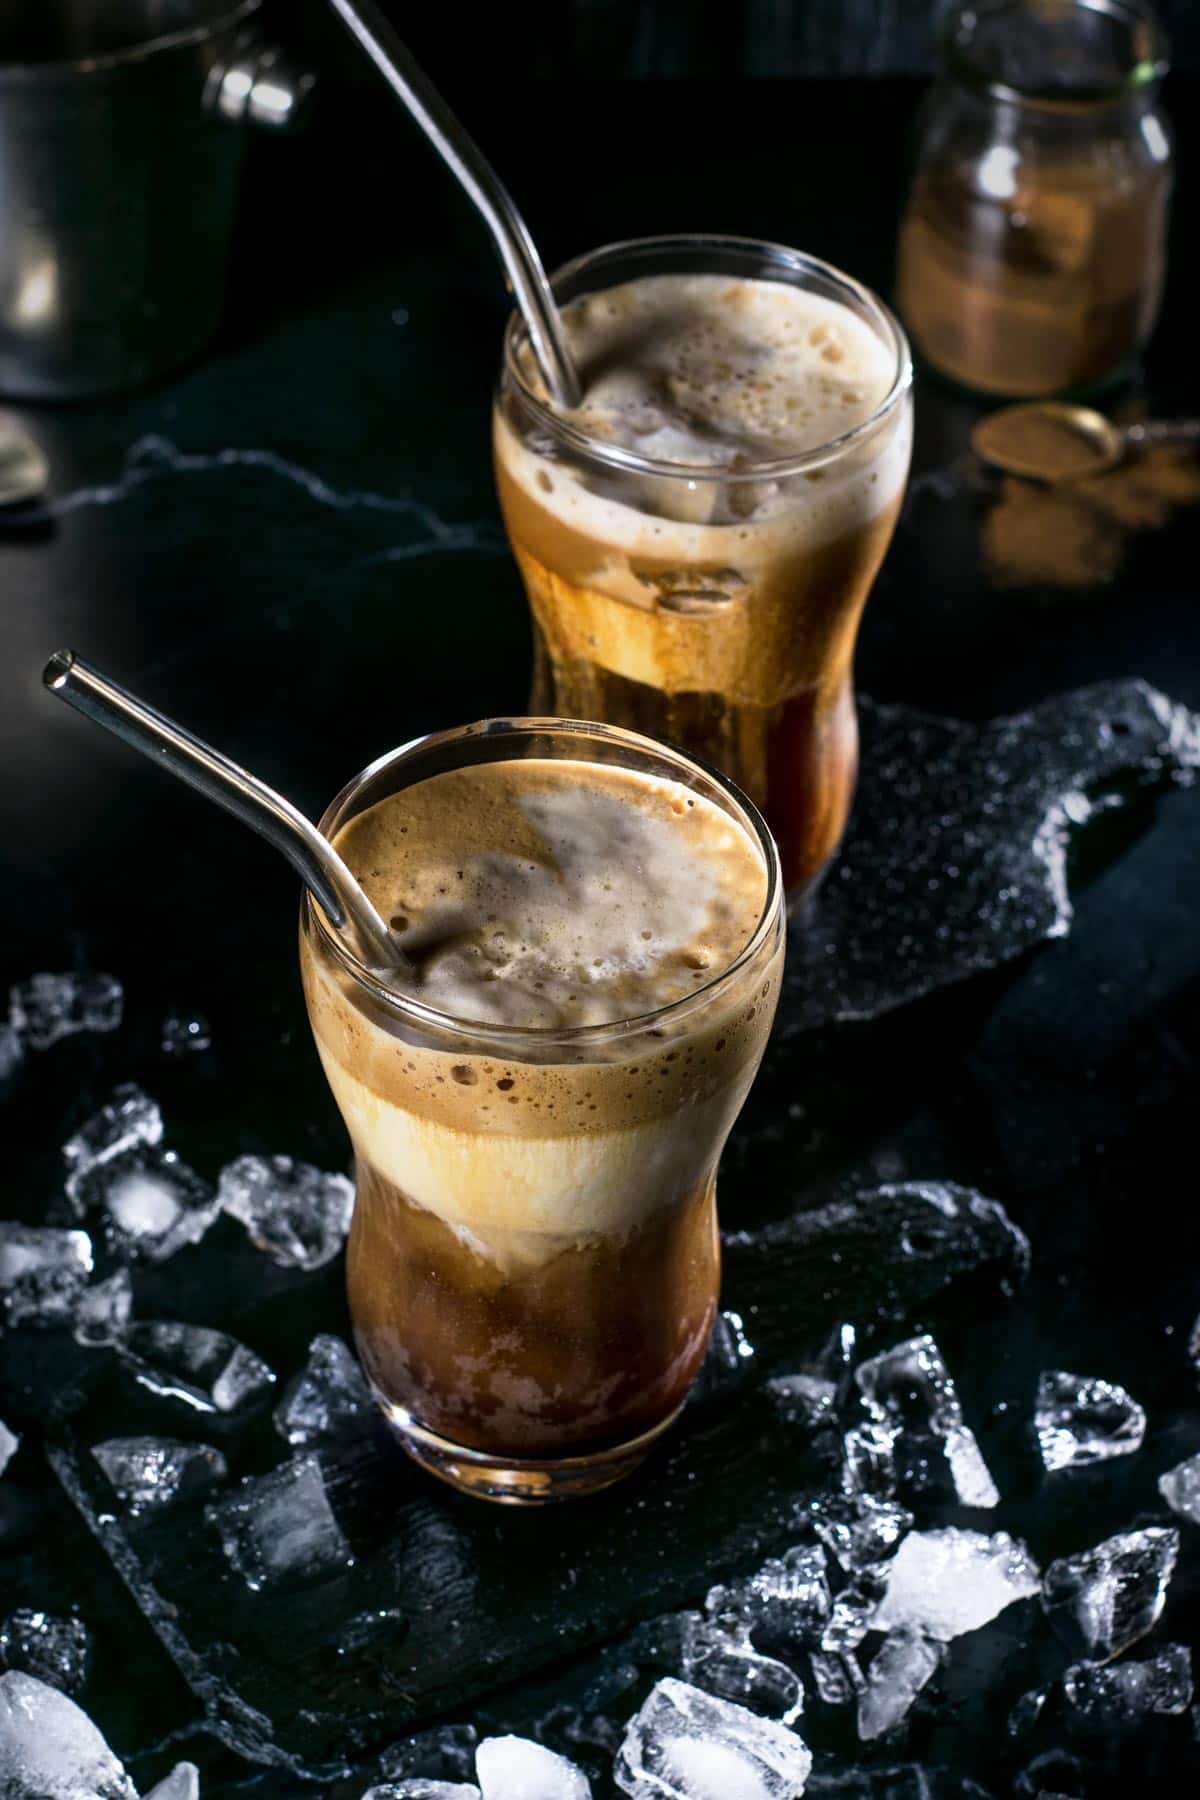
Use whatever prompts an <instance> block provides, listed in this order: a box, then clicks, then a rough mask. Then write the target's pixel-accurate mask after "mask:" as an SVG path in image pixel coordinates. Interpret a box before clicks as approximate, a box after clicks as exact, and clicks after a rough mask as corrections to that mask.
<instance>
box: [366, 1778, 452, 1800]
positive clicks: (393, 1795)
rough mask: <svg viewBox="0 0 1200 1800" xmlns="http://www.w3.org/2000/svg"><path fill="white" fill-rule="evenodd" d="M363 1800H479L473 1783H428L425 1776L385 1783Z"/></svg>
mask: <svg viewBox="0 0 1200 1800" xmlns="http://www.w3.org/2000/svg"><path fill="white" fill-rule="evenodd" d="M362 1800H479V1789H478V1788H477V1787H476V1786H475V1783H474V1782H473V1781H427V1780H426V1779H425V1777H424V1776H423V1775H417V1776H414V1777H413V1778H412V1779H410V1780H407V1781H383V1782H380V1783H379V1784H378V1785H377V1786H376V1787H371V1788H368V1789H367V1791H366V1793H365V1794H364V1795H363V1797H362Z"/></svg>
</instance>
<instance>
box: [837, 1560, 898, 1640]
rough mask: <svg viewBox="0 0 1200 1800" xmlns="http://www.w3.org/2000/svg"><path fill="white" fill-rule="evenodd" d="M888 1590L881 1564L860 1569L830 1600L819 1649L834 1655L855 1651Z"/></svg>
mask: <svg viewBox="0 0 1200 1800" xmlns="http://www.w3.org/2000/svg"><path fill="white" fill-rule="evenodd" d="M886 1592H887V1576H886V1574H885V1573H884V1570H883V1568H882V1567H876V1568H871V1567H867V1568H864V1569H859V1570H858V1571H857V1573H856V1574H855V1575H853V1576H852V1577H851V1579H850V1580H849V1581H848V1582H847V1583H846V1585H845V1587H844V1588H842V1590H841V1592H840V1593H839V1594H838V1596H837V1598H836V1600H835V1601H834V1603H833V1610H832V1611H831V1613H830V1615H829V1622H828V1624H827V1625H826V1627H825V1629H824V1631H823V1632H822V1633H821V1649H822V1650H824V1651H826V1652H827V1653H829V1654H830V1655H834V1656H844V1655H845V1654H846V1653H847V1652H849V1651H851V1650H857V1649H858V1646H859V1645H860V1644H861V1643H862V1641H863V1639H864V1638H865V1637H866V1635H867V1633H868V1632H869V1631H873V1630H874V1629H875V1615H876V1613H877V1612H878V1611H879V1604H880V1602H881V1600H882V1599H883V1597H884V1595H885V1594H886Z"/></svg>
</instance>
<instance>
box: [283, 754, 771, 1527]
mask: <svg viewBox="0 0 1200 1800" xmlns="http://www.w3.org/2000/svg"><path fill="white" fill-rule="evenodd" d="M324 828H325V829H326V830H327V831H329V832H330V833H331V835H333V836H334V839H335V842H336V844H337V846H338V849H339V850H340V851H341V853H342V855H343V856H344V857H345V859H346V860H347V862H348V863H349V864H350V866H351V867H352V868H353V869H354V871H355V873H356V874H357V875H358V877H359V879H360V880H361V882H362V884H363V886H364V887H365V888H366V890H367V892H368V893H369V894H370V896H371V898H372V900H373V901H374V902H375V904H376V906H377V907H378V908H379V910H380V912H381V913H382V915H383V916H384V917H385V918H386V919H388V920H389V921H390V923H391V927H392V930H393V931H394V932H395V933H396V935H397V937H398V940H399V942H400V944H401V945H402V946H403V947H404V949H405V950H406V952H407V954H408V958H409V967H408V969H407V970H406V971H405V973H404V975H403V977H396V976H395V975H394V974H393V975H391V976H388V977H383V976H380V975H378V974H376V973H373V972H372V971H371V970H369V969H368V968H366V967H365V966H364V965H362V964H360V963H358V962H356V960H355V959H354V958H353V957H352V956H351V955H350V953H349V952H348V951H347V949H346V947H345V945H344V943H343V942H342V940H340V939H339V938H338V937H337V936H336V934H334V933H332V932H331V931H330V930H329V929H328V927H327V926H326V925H325V923H324V921H323V920H322V918H321V917H320V915H319V914H318V913H317V911H316V909H315V908H314V907H313V905H312V904H311V903H309V904H308V905H307V907H306V914H305V920H304V929H303V935H302V966H303V974H304V985H305V994H306V998H307V1001H308V1007H309V1014H310V1018H311V1020H312V1026H313V1031H314V1035H315V1037H316V1042H317V1048H318V1050H319V1052H320V1056H321V1060H322V1063H323V1065H324V1068H325V1072H326V1075H327V1076H328V1079H329V1083H330V1086H331V1088H332V1090H333V1093H334V1097H335V1099H336V1100H337V1103H338V1106H339V1108H340V1110H341V1112H342V1116H343V1118H344V1119H345V1122H346V1125H347V1128H348V1130H349V1133H350V1137H351V1139H352V1141H353V1144H354V1150H355V1158H356V1166H357V1201H356V1207H355V1213H354V1222H353V1226H352V1229H351V1234H350V1242H349V1246H348V1251H347V1280H348V1288H349V1297H350V1308H351V1313H352V1316H353V1322H354V1330H355V1336H356V1340H357V1344H358V1349H359V1353H360V1356H361V1358H362V1361H363V1364H364V1367H365V1368H366V1370H367V1373H368V1376H369V1378H370V1380H371V1383H372V1386H373V1388H374V1390H375V1393H376V1396H377V1397H378V1399H379V1401H380V1403H381V1404H382V1406H383V1407H384V1409H385V1412H386V1413H387V1415H388V1417H389V1418H390V1419H391V1420H392V1422H393V1423H394V1424H395V1426H396V1428H397V1430H398V1432H399V1434H400V1436H401V1438H402V1440H403V1441H404V1443H405V1446H406V1448H408V1449H409V1450H410V1451H411V1453H412V1454H413V1455H414V1456H415V1457H416V1458H417V1459H418V1460H419V1461H421V1462H423V1463H424V1464H425V1465H426V1466H427V1467H429V1468H430V1469H432V1470H433V1471H434V1472H435V1473H437V1474H440V1475H442V1476H444V1477H446V1478H447V1479H449V1480H451V1481H454V1482H456V1483H457V1484H458V1485H460V1486H462V1487H466V1488H469V1489H471V1490H472V1491H476V1492H481V1493H484V1494H488V1495H491V1496H492V1497H496V1498H504V1499H516V1500H545V1499H556V1498H559V1497H562V1496H563V1495H565V1494H569V1493H577V1492H587V1491H590V1490H591V1489H593V1488H596V1487H600V1486H604V1485H606V1484H607V1483H608V1482H610V1481H612V1480H615V1479H617V1478H618V1477H619V1476H620V1475H622V1474H623V1473H625V1471H626V1470H627V1469H628V1468H630V1467H632V1466H633V1465H634V1464H635V1463H636V1462H637V1461H638V1460H640V1458H641V1457H642V1456H643V1455H644V1454H645V1453H646V1450H647V1449H648V1448H649V1446H650V1445H651V1444H652V1443H653V1441H654V1439H655V1438H656V1437H657V1435H658V1434H659V1433H660V1432H661V1431H662V1430H663V1429H664V1428H665V1427H666V1425H668V1424H669V1423H670V1421H671V1419H672V1418H673V1417H674V1416H675V1414H676V1413H677V1412H678V1410H679V1408H680V1406H681V1405H682V1403H683V1401H684V1399H685V1397H686V1395H687V1392H688V1389H689V1387H690V1386H691V1384H692V1382H693V1380H694V1378H695V1376H696V1373H697V1371H698V1369H699V1366H700V1363H701V1361H702V1360H703V1357H704V1353H705V1349H706V1346H707V1343H708V1337H709V1333H710V1330H711V1327H712V1323H713V1318H714V1315H715V1310H716V1304H717V1290H718V1282H719V1253H718V1240H717V1227H716V1211H715V1178H716V1167H717V1160H718V1157H719V1155H720V1152H721V1148H722V1146H723V1144H724V1142H725V1138H726V1136H727V1134H728V1132H729V1129H730V1126H731V1125H732V1124H733V1121H734V1119H735V1117H736V1116H737V1113H738V1110H739V1108H740V1107H741V1104H742V1102H743V1100H744V1098H745V1096H746V1092H747V1090H748V1088H749V1086H750V1082H751V1080H752V1078H753V1075H754V1072H755V1069H756V1068H757V1066H758V1062H759V1059H760V1057H761V1055H762V1051H763V1047H764V1044H765V1042H766V1038H767V1034H768V1031H769V1029H770V1025H771V1020H772V1016H773V1013H774V1009H775V1001H776V995H777V991H778V986H779V978H780V973H781V965H782V958H783V926H782V911H781V888H780V882H779V879H778V862H777V858H776V855H775V851H774V847H773V845H772V844H771V840H770V837H769V835H768V834H767V832H766V829H765V827H764V826H763V825H762V823H761V821H760V820H759V819H758V818H757V817H756V815H755V814H754V813H753V811H752V810H751V809H750V808H748V807H747V806H745V805H744V804H743V803H742V802H741V800H740V799H739V798H738V797H737V796H736V795H735V794H734V793H733V791H732V790H730V789H728V788H727V787H726V786H725V784H724V783H722V782H721V781H719V780H718V779H716V778H715V777H712V776H710V775H709V774H708V773H707V772H705V771H704V770H702V769H700V768H698V767H697V766H696V765H695V764H693V763H691V762H690V761H689V760H688V759H687V758H686V757H684V756H682V755H678V754H676V753H674V752H672V751H669V750H667V749H665V748H663V747H661V746H658V745H652V744H650V743H648V742H647V741H645V740H643V739H640V738H637V737H634V736H633V735H632V734H628V733H621V732H611V731H606V730H604V729H603V728H596V729H594V730H589V729H588V728H586V727H574V728H573V727H566V726H561V725H556V724H554V723H549V724H547V723H545V722H532V721H527V722H520V723H518V724H515V725H513V724H509V725H504V726H501V727H499V728H495V727H493V728H485V727H472V728H470V729H469V730H467V731H465V732H458V733H451V734H446V735H444V736H442V737H439V738H435V739H426V740H423V741H422V742H421V743H420V744H418V745H416V746H414V747H413V748H411V749H409V750H406V751H402V752H398V753H397V754H396V755H395V756H394V757H391V758H388V759H386V760H385V761H384V763H382V764H380V765H376V767H375V768H374V769H373V770H370V771H368V772H367V775H366V776H365V777H363V778H362V779H361V780H360V781H359V782H358V783H356V784H355V785H354V787H353V788H351V789H350V790H347V793H346V794H344V795H343V796H342V797H341V798H340V800H339V801H337V802H335V804H334V807H333V808H331V810H330V814H329V815H327V819H326V821H325V827H324Z"/></svg>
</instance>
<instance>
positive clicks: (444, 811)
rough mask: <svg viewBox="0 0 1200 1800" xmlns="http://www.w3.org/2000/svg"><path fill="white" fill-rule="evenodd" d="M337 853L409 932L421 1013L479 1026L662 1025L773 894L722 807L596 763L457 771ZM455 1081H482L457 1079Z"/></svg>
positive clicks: (736, 946) (414, 792)
mask: <svg viewBox="0 0 1200 1800" xmlns="http://www.w3.org/2000/svg"><path fill="white" fill-rule="evenodd" d="M338 846H339V848H340V849H341V850H342V852H343V854H344V855H345V856H346V858H347V860H348V861H349V862H350V864H351V866H352V867H353V868H354V869H355V870H356V872H357V873H359V874H360V877H361V879H362V880H363V881H364V884H365V885H366V887H367V889H368V891H369V892H370V893H371V897H372V899H373V900H375V902H376V904H377V905H378V906H380V908H381V910H382V911H383V913H384V915H385V916H388V917H392V918H397V917H402V918H404V919H405V920H406V922H407V925H406V929H405V931H404V932H403V934H402V942H403V944H404V947H405V949H406V951H407V952H408V954H409V957H410V959H411V960H412V962H413V965H414V967H415V970H416V986H417V990H418V992H419V994H420V997H421V998H422V1000H424V1001H425V1002H426V1003H427V1004H429V1005H431V1006H434V1007H436V1008H437V1009H438V1010H439V1011H441V1012H446V1013H449V1014H450V1015H451V1016H453V1017H455V1018H459V1019H469V1020H474V1021H477V1022H482V1023H496V1024H505V1025H516V1026H522V1027H527V1026H542V1027H546V1026H550V1027H573V1026H578V1025H597V1024H605V1023H609V1022H611V1021H613V1020H617V1019H626V1018H637V1017H639V1016H641V1015H642V1014H645V1013H650V1012H654V1011H657V1010H658V1009H659V1008H661V1007H664V1006H667V1005H670V1004H671V1003H673V1002H674V1001H677V1000H680V999H682V998H684V997H685V996H687V995H688V994H690V993H694V992H696V991H697V988H698V987H699V986H702V985H703V984H704V982H705V981H706V980H707V979H710V978H711V976H712V974H713V973H715V972H718V971H719V970H720V968H721V967H723V966H727V965H728V964H729V963H730V962H732V961H733V960H734V959H735V957H736V956H737V955H738V953H739V951H740V950H741V949H742V948H743V947H744V946H745V944H746V943H747V942H748V941H749V939H750V937H751V936H752V934H753V931H754V928H755V926H756V924H757V922H758V917H759V913H760V911H761V907H762V904H763V900H764V897H765V892H766V875H765V870H764V867H763V863H762V858H761V854H760V852H759V851H758V848H757V846H756V845H755V844H753V843H752V842H751V840H750V839H749V837H747V835H746V833H745V832H744V831H743V829H742V828H741V826H739V825H737V824H736V823H735V822H734V821H733V820H731V819H730V818H728V817H727V815H725V814H724V813H722V812H721V811H720V810H719V809H718V808H717V807H716V806H715V805H713V804H712V803H711V802H709V801H707V800H703V799H701V798H700V797H699V796H697V795H694V794H691V793H689V792H688V791H687V790H686V789H685V788H683V787H681V786H679V785H678V784H675V783H671V782H667V781H664V780H661V779H658V778H654V777H650V776H643V775H638V774H635V773H633V772H631V771H626V770H617V769H612V768H605V767H601V766H599V765H591V764H580V763H564V762H552V761H547V762H542V761H538V760H530V761H527V762H522V763H507V764H487V765H484V766H481V767H476V768H473V769H470V770H457V771H450V772H447V773H446V774H444V775H440V776H435V777H433V778H432V779H431V780H429V781H426V782H421V783H419V784H417V786H415V787H414V788H410V789H407V790H406V791H405V792H403V793H402V794H400V795H397V796H393V797H392V798H391V799H388V800H384V801H381V802H379V803H378V805H377V806H375V807H373V808H371V809H370V810H369V811H368V812H367V813H364V814H361V815H360V816H359V817H358V818H357V819H355V820H353V821H352V822H351V823H350V825H349V826H347V827H346V828H345V830H344V831H343V832H342V833H340V834H339V836H338ZM450 1078H451V1080H453V1081H455V1082H458V1083H459V1084H461V1085H463V1086H469V1085H472V1084H473V1082H474V1081H475V1080H477V1079H478V1076H477V1072H476V1071H475V1069H474V1068H473V1066H472V1065H471V1064H469V1063H463V1064H457V1065H454V1066H453V1067H452V1068H451V1070H450ZM512 1085H513V1084H512V1082H511V1080H508V1081H505V1080H501V1081H499V1082H497V1083H496V1086H497V1089H498V1090H499V1091H500V1092H505V1091H506V1089H509V1088H511V1087H512Z"/></svg>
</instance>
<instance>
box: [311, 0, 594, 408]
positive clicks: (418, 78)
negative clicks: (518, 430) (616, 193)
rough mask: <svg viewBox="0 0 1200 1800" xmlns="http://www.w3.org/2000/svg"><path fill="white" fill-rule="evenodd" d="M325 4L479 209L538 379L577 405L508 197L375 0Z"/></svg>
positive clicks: (572, 371)
mask: <svg viewBox="0 0 1200 1800" xmlns="http://www.w3.org/2000/svg"><path fill="white" fill-rule="evenodd" d="M330 4H331V6H332V7H333V10H334V11H335V12H336V13H337V14H338V16H339V18H340V19H341V20H342V21H343V23H344V24H345V25H346V26H348V28H349V29H350V31H351V32H353V34H354V36H355V37H356V38H357V39H358V42H359V43H360V44H361V45H362V47H363V49H364V50H365V51H366V53H367V55H368V56H369V57H370V58H371V61H372V62H373V63H374V64H375V67H376V68H377V69H378V70H379V72H380V74H381V75H382V76H383V78H384V80H385V81H386V82H387V83H388V85H389V87H390V88H391V89H392V91H393V93H395V94H397V95H398V96H399V98H400V99H401V100H402V101H403V102H404V104H405V106H406V107H407V108H408V110H409V112H410V113H411V114H412V116H413V118H414V119H415V120H416V121H417V124H418V125H419V126H420V127H421V130H422V131H423V132H424V133H425V135H426V137H427V138H428V139H429V141H430V143H431V144H432V145H433V147H434V149H435V150H437V151H438V152H439V153H440V155H441V156H442V157H443V158H444V159H445V161H446V162H447V163H449V165H450V167H451V169H453V171H454V173H455V174H456V175H457V176H458V179H459V181H460V182H461V183H462V185H463V187H464V188H465V189H466V191H467V193H468V194H469V195H470V197H471V199H472V200H473V201H474V202H475V205H476V206H477V207H478V208H479V211H480V212H481V213H482V215H483V221H484V224H485V225H486V226H487V228H488V230H489V231H490V232H491V234H492V237H493V238H494V240H495V244H496V248H497V250H498V251H499V252H500V260H501V262H502V263H503V264H504V272H505V274H506V275H507V276H508V281H509V285H510V287H511V288H512V291H513V294H514V295H515V297H516V302H517V305H518V306H519V307H520V309H521V316H522V318H523V319H524V321H525V326H526V329H527V330H528V332H529V341H530V343H531V344H532V345H533V353H534V355H535V356H536V357H537V362H538V367H539V369H540V370H541V372H542V379H543V380H544V381H545V383H546V386H547V387H548V388H549V390H550V393H551V395H552V397H553V398H554V400H555V401H556V402H557V403H558V405H559V406H563V407H572V406H578V405H579V402H580V400H581V399H582V397H583V389H582V386H581V384H580V380H579V374H578V371H577V370H576V368H575V363H574V361H573V359H572V356H571V352H570V349H569V348H568V345H567V338H566V333H565V332H564V331H563V326H562V320H561V318H560V317H559V313H558V307H557V306H556V305H555V303H554V295H553V294H552V293H551V291H550V283H549V282H548V281H547V279H546V271H545V269H544V268H543V267H542V260H541V258H540V257H539V255H538V253H537V249H536V247H535V245H534V242H533V239H532V238H531V237H530V235H529V230H528V227H527V226H526V224H525V221H524V219H523V218H522V217H521V215H520V213H519V212H518V211H517V209H516V207H515V205H514V204H513V201H512V196H511V195H510V194H509V192H508V190H507V188H506V187H505V186H504V184H503V182H502V181H501V180H500V177H499V176H498V175H497V173H496V171H495V169H493V167H492V165H491V163H490V162H489V161H488V159H487V157H486V156H484V154H483V152H482V151H481V150H480V149H479V146H478V145H477V144H476V143H475V142H474V141H473V140H472V138H470V137H469V136H468V134H467V132H466V131H465V130H464V129H463V126H462V124H461V123H460V121H459V120H458V119H457V118H456V117H455V115H454V114H453V113H452V112H451V110H450V108H449V107H448V106H447V105H446V102H445V101H444V100H443V99H442V96H441V95H440V94H439V93H438V91H437V89H436V88H435V87H434V85H433V83H432V82H431V81H430V79H429V77H428V75H426V73H425V71H424V69H422V67H421V65H420V63H418V62H417V60H416V58H415V57H414V56H413V54H412V52H411V50H409V48H408V46H407V45H406V44H404V43H403V42H402V41H401V39H400V38H399V37H398V36H397V34H396V32H395V31H394V30H393V28H392V26H391V25H390V24H389V23H388V21H387V19H386V18H385V17H384V16H383V14H382V12H380V10H379V8H378V7H377V6H376V5H375V4H374V0H330Z"/></svg>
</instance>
